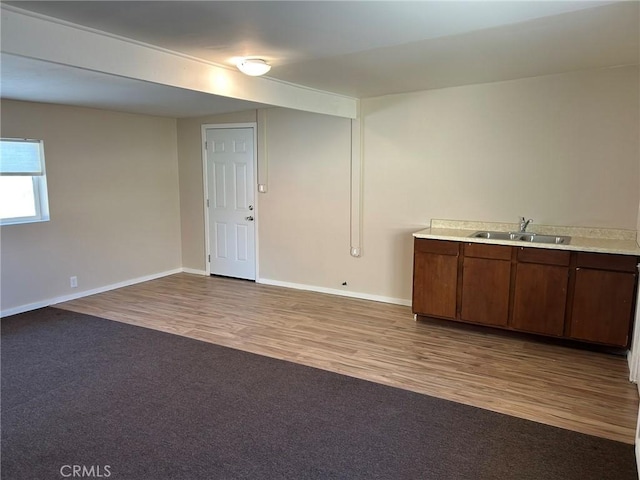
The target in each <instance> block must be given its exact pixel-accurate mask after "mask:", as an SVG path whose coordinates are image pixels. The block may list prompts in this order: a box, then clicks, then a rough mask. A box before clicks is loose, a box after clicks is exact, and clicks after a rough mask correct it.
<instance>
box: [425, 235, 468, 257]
mask: <svg viewBox="0 0 640 480" xmlns="http://www.w3.org/2000/svg"><path fill="white" fill-rule="evenodd" d="M414 249H415V251H416V252H423V253H437V254H439V255H458V253H459V252H460V244H459V243H458V242H449V241H447V240H430V239H425V238H416V240H415V242H414Z"/></svg>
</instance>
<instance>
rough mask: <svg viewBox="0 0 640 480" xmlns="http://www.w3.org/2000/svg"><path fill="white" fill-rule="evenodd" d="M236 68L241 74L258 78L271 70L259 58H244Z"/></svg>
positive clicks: (269, 66)
mask: <svg viewBox="0 0 640 480" xmlns="http://www.w3.org/2000/svg"><path fill="white" fill-rule="evenodd" d="M237 67H238V70H240V71H241V72H242V73H244V74H245V75H251V76H252V77H259V76H260V75H264V74H265V73H267V72H268V71H269V70H271V65H269V64H268V63H267V62H265V61H264V60H262V59H261V58H244V59H242V60H240V62H238V65H237Z"/></svg>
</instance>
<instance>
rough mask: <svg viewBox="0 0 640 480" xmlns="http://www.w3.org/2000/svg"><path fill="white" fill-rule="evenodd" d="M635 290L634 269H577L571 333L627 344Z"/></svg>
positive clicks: (600, 341) (580, 338) (589, 339)
mask: <svg viewBox="0 0 640 480" xmlns="http://www.w3.org/2000/svg"><path fill="white" fill-rule="evenodd" d="M634 290H635V274H634V273H629V272H613V271H606V270H595V269H589V268H578V269H576V283H575V290H574V298H573V309H572V313H571V323H570V332H569V336H570V337H571V338H575V339H577V340H587V341H590V342H597V343H603V344H607V345H616V346H620V347H626V346H628V344H629V328H630V325H631V314H632V309H633V298H634Z"/></svg>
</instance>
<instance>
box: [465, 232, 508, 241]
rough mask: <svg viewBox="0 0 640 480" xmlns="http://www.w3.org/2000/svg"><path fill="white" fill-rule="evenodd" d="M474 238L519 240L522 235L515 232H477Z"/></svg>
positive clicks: (473, 235)
mask: <svg viewBox="0 0 640 480" xmlns="http://www.w3.org/2000/svg"><path fill="white" fill-rule="evenodd" d="M471 236H472V237H474V238H490V239H493V240H519V237H520V234H518V233H513V232H484V231H483V232H476V233H474V234H472V235H471Z"/></svg>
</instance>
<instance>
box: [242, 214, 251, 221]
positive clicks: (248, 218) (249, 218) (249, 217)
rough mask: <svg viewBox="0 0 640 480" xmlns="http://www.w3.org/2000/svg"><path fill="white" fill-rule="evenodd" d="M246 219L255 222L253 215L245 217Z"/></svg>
mask: <svg viewBox="0 0 640 480" xmlns="http://www.w3.org/2000/svg"><path fill="white" fill-rule="evenodd" d="M244 219H245V220H249V221H250V222H253V217H252V216H251V215H249V216H248V217H244Z"/></svg>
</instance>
